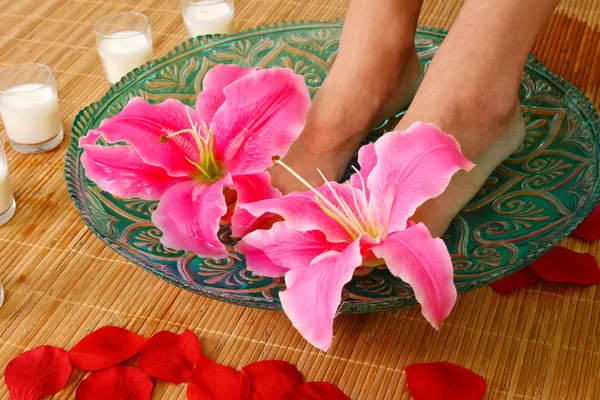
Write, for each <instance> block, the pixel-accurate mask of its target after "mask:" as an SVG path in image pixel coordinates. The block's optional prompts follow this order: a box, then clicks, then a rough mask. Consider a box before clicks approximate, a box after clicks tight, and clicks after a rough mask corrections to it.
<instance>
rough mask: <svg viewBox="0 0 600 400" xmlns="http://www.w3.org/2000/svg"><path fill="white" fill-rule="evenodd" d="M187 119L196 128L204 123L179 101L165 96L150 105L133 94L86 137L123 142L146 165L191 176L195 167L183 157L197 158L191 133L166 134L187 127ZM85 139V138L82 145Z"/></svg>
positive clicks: (188, 126) (171, 173)
mask: <svg viewBox="0 0 600 400" xmlns="http://www.w3.org/2000/svg"><path fill="white" fill-rule="evenodd" d="M188 115H189V117H188ZM190 119H191V121H192V122H193V123H194V124H197V126H198V127H199V129H200V128H201V127H202V126H204V122H203V121H202V119H201V118H200V117H199V115H198V113H196V111H194V109H192V108H190V107H188V106H186V105H185V104H183V103H181V102H180V101H177V100H174V99H168V100H166V101H164V102H162V103H160V104H156V105H152V104H149V103H147V102H146V101H145V100H143V99H142V98H139V97H136V98H133V99H131V100H130V101H129V103H127V105H126V106H125V108H124V109H123V111H121V112H120V113H119V114H117V115H115V116H114V117H112V118H109V119H105V120H104V121H102V124H100V127H99V128H97V129H95V130H94V131H92V132H90V134H88V136H89V137H90V139H93V138H94V136H95V135H97V134H100V135H102V137H103V138H104V139H105V140H107V141H108V142H110V143H116V142H120V141H125V142H127V143H129V144H130V145H132V146H133V147H134V148H135V149H136V150H137V152H138V154H139V155H140V157H141V158H142V160H144V162H146V163H147V164H150V165H154V166H157V167H162V168H164V169H165V170H167V172H168V173H169V174H170V175H172V176H191V175H193V174H194V173H195V172H196V168H195V167H194V166H193V165H192V164H191V163H189V162H188V161H187V160H186V157H187V158H189V159H190V160H193V161H198V159H199V157H200V155H199V154H200V153H199V151H198V146H197V145H196V142H195V140H194V138H193V136H192V135H191V134H190V133H182V134H180V135H178V136H174V137H172V138H167V137H166V136H167V135H169V134H171V133H173V132H178V131H180V130H182V129H190V128H191V123H190ZM87 142H88V140H85V141H84V144H85V143H87Z"/></svg>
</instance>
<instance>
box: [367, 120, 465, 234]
mask: <svg viewBox="0 0 600 400" xmlns="http://www.w3.org/2000/svg"><path fill="white" fill-rule="evenodd" d="M375 152H376V153H377V165H376V166H375V167H374V168H373V170H372V171H371V174H370V175H369V179H368V181H367V186H368V188H369V191H370V193H371V196H370V198H369V209H370V210H371V213H372V215H373V216H375V217H376V218H377V219H378V220H379V223H380V224H381V226H387V232H389V233H391V232H398V231H401V230H403V229H404V228H406V222H407V221H408V219H409V218H410V217H411V216H412V215H413V214H414V213H415V211H416V209H417V208H418V207H419V206H420V205H421V204H423V203H424V202H425V201H426V200H429V199H431V198H434V197H437V196H439V195H440V194H442V192H443V191H444V190H445V189H446V187H447V186H448V183H449V182H450V178H452V175H454V173H456V172H457V171H458V170H460V169H464V170H465V171H469V170H470V169H471V168H473V167H474V164H473V163H472V162H470V161H469V160H468V159H467V158H466V157H465V156H463V154H462V153H461V151H460V146H459V144H458V142H457V141H456V139H454V137H452V136H450V135H446V134H444V133H442V132H441V131H440V130H439V129H438V128H437V127H436V126H435V125H432V124H424V123H422V122H415V123H414V124H412V125H411V127H410V128H408V129H407V130H406V131H404V132H390V133H387V134H385V135H384V136H382V137H381V138H379V140H377V142H375Z"/></svg>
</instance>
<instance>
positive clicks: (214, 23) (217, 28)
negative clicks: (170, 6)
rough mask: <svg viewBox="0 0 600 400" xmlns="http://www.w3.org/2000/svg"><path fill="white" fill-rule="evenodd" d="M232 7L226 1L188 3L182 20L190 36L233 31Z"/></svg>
mask: <svg viewBox="0 0 600 400" xmlns="http://www.w3.org/2000/svg"><path fill="white" fill-rule="evenodd" d="M233 16H234V12H233V7H232V6H231V5H230V4H229V3H226V2H219V3H209V4H203V3H197V4H194V3H192V4H189V5H188V6H187V8H185V9H184V11H183V20H184V22H185V26H186V28H187V31H188V34H189V35H190V36H200V35H209V34H216V33H232V32H233Z"/></svg>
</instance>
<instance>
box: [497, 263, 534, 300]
mask: <svg viewBox="0 0 600 400" xmlns="http://www.w3.org/2000/svg"><path fill="white" fill-rule="evenodd" d="M538 279H540V277H539V276H537V275H536V274H535V272H533V270H532V269H531V267H530V266H529V265H528V266H526V267H525V268H521V269H520V270H518V271H517V272H515V273H513V274H511V275H509V276H507V277H505V278H502V279H500V280H497V281H496V282H493V283H492V284H490V286H491V287H492V288H493V289H495V290H496V291H498V292H500V293H502V294H504V293H510V292H513V291H515V290H517V289H523V288H525V287H527V286H529V285H531V284H532V283H534V282H536V281H537V280H538Z"/></svg>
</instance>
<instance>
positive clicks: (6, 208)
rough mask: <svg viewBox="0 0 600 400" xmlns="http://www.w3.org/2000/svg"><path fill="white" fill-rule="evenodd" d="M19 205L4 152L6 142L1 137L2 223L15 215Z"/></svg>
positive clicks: (0, 215) (0, 223)
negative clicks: (17, 204) (11, 183)
mask: <svg viewBox="0 0 600 400" xmlns="http://www.w3.org/2000/svg"><path fill="white" fill-rule="evenodd" d="M16 208H17V206H16V203H15V197H14V196H13V191H12V186H11V185H10V178H9V176H8V161H7V159H6V153H5V152H4V143H3V142H2V138H0V225H2V224H4V223H6V222H8V220H9V219H11V218H12V217H13V215H15V210H16Z"/></svg>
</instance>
